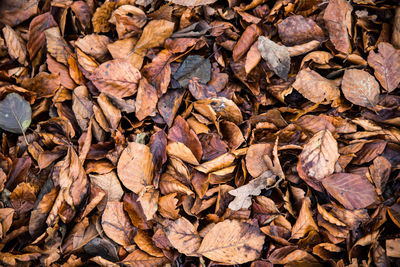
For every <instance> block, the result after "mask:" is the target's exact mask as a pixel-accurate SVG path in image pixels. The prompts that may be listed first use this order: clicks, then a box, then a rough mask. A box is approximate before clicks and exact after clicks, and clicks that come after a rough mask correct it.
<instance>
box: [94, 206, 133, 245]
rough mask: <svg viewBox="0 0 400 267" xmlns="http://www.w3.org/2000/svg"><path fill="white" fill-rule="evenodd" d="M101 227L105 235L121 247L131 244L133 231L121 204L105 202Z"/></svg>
mask: <svg viewBox="0 0 400 267" xmlns="http://www.w3.org/2000/svg"><path fill="white" fill-rule="evenodd" d="M101 226H102V227H103V230H104V232H105V234H106V235H107V236H108V237H109V238H111V239H112V240H113V241H114V242H116V243H117V244H120V245H121V246H128V245H131V244H133V240H134V235H135V230H134V228H133V226H132V224H131V223H130V221H129V218H128V217H127V216H126V215H125V213H124V209H123V204H122V202H119V201H109V202H107V206H106V209H105V210H104V212H103V215H102V216H101Z"/></svg>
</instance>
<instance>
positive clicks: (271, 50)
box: [258, 36, 290, 80]
mask: <svg viewBox="0 0 400 267" xmlns="http://www.w3.org/2000/svg"><path fill="white" fill-rule="evenodd" d="M258 50H259V51H260V53H261V56H262V58H263V59H264V60H265V61H266V62H267V64H268V67H269V68H270V69H271V70H272V71H273V72H274V73H275V74H276V75H278V76H279V77H280V78H282V79H285V80H286V78H287V76H288V74H289V70H290V55H289V51H288V49H287V47H286V46H284V45H278V44H277V43H275V42H273V41H271V40H270V39H268V38H267V37H265V36H260V37H258Z"/></svg>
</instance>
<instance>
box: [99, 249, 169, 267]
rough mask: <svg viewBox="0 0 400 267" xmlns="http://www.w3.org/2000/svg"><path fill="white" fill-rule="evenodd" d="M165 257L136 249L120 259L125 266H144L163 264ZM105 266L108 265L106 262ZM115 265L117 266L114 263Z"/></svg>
mask: <svg viewBox="0 0 400 267" xmlns="http://www.w3.org/2000/svg"><path fill="white" fill-rule="evenodd" d="M166 261H167V260H166V258H158V257H153V256H150V255H148V254H147V253H145V252H143V251H141V250H139V249H136V250H135V251H134V252H132V253H130V254H129V255H128V256H126V258H125V259H124V260H123V261H122V263H123V264H124V265H126V266H131V267H144V266H163V264H164V263H165V262H166ZM107 266H109V265H108V264H107ZM116 266H119V265H117V264H116Z"/></svg>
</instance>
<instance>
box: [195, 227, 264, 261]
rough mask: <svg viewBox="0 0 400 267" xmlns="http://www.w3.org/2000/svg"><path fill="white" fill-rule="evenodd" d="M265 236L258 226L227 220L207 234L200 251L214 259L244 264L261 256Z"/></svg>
mask: <svg viewBox="0 0 400 267" xmlns="http://www.w3.org/2000/svg"><path fill="white" fill-rule="evenodd" d="M264 238H265V237H264V235H263V234H262V233H261V231H260V230H259V228H258V227H256V226H253V225H251V224H248V223H244V222H239V221H237V220H225V221H223V222H220V223H217V224H216V225H215V226H214V227H213V228H211V230H210V231H209V232H208V233H207V234H206V235H205V237H204V239H203V241H202V242H201V245H200V248H199V250H198V253H199V254H201V255H203V256H205V257H207V258H209V259H211V260H213V261H217V262H223V263H227V264H242V263H246V262H249V261H253V260H256V259H258V258H259V257H260V253H261V250H262V246H263V244H264Z"/></svg>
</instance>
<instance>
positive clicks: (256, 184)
mask: <svg viewBox="0 0 400 267" xmlns="http://www.w3.org/2000/svg"><path fill="white" fill-rule="evenodd" d="M274 183H275V175H273V174H272V173H271V172H270V171H266V172H264V173H263V174H261V176H260V177H258V178H255V179H253V180H251V181H250V182H249V183H247V184H245V185H242V186H241V187H238V188H236V189H235V190H231V191H229V194H231V195H232V196H235V199H234V200H233V201H232V202H231V203H229V206H228V207H229V208H230V209H231V210H240V209H247V208H248V207H250V206H251V196H258V195H260V194H261V190H262V189H267V188H268V187H270V186H272V185H273V184H274Z"/></svg>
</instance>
